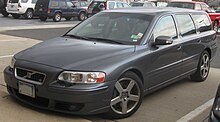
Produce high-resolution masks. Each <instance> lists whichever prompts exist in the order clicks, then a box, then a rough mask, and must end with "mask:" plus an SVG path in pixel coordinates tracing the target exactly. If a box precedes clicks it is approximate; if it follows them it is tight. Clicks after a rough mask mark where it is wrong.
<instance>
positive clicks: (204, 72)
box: [190, 50, 210, 82]
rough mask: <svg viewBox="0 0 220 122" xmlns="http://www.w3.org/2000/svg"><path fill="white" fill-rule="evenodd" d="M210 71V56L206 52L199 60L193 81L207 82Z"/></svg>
mask: <svg viewBox="0 0 220 122" xmlns="http://www.w3.org/2000/svg"><path fill="white" fill-rule="evenodd" d="M209 70H210V55H209V53H208V52H207V51H206V50H205V51H204V52H203V53H202V55H201V57H200V59H199V64H198V66H197V70H196V72H195V73H194V74H193V75H191V76H190V77H191V79H192V80H193V81H196V82H202V81H205V80H206V78H207V77H208V75H209Z"/></svg>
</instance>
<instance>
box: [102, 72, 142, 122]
mask: <svg viewBox="0 0 220 122" xmlns="http://www.w3.org/2000/svg"><path fill="white" fill-rule="evenodd" d="M142 99H143V85H142V82H141V80H140V78H139V77H138V76H137V75H136V74H135V73H133V72H127V73H125V74H124V75H122V76H121V77H120V78H119V80H118V81H117V82H116V83H115V86H114V92H113V95H112V99H111V101H110V110H109V112H108V113H106V115H107V117H110V118H113V119H121V118H126V117H129V116H131V115H132V114H134V113H135V112H136V111H137V110H138V108H139V107H140V105H141V102H142Z"/></svg>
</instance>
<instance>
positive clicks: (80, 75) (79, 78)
mask: <svg viewBox="0 0 220 122" xmlns="http://www.w3.org/2000/svg"><path fill="white" fill-rule="evenodd" d="M58 80H60V81H66V82H69V83H102V82H104V81H105V73H103V72H71V71H64V72H62V73H61V74H60V75H59V77H58Z"/></svg>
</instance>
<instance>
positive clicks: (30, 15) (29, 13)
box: [24, 9, 34, 19]
mask: <svg viewBox="0 0 220 122" xmlns="http://www.w3.org/2000/svg"><path fill="white" fill-rule="evenodd" d="M33 16H34V11H33V10H32V9H28V10H27V11H26V12H25V14H24V17H25V19H32V18H33Z"/></svg>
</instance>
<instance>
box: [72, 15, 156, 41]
mask: <svg viewBox="0 0 220 122" xmlns="http://www.w3.org/2000/svg"><path fill="white" fill-rule="evenodd" d="M152 19H153V16H150V15H145V14H128V13H100V14H98V15H95V16H93V17H92V18H89V19H87V20H86V21H84V22H82V23H81V24H80V25H79V26H77V27H75V28H74V29H73V30H71V31H70V32H69V33H68V34H71V35H77V36H83V37H88V38H104V39H110V40H114V41H118V42H121V43H123V44H136V43H139V42H140V40H141V39H142V37H143V36H144V34H145V32H146V30H147V29H148V26H149V24H150V22H151V21H152Z"/></svg>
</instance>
